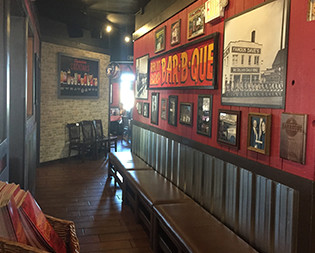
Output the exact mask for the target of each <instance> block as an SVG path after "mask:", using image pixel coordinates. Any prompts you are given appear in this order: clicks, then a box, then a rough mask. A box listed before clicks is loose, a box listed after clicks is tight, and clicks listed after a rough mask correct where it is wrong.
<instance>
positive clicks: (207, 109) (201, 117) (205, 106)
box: [197, 95, 212, 137]
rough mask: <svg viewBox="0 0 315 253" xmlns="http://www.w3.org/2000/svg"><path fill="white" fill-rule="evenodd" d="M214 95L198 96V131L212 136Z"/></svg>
mask: <svg viewBox="0 0 315 253" xmlns="http://www.w3.org/2000/svg"><path fill="white" fill-rule="evenodd" d="M211 121H212V95H199V96H198V109H197V133H198V134H202V135H206V136H208V137H211V124H212V122H211Z"/></svg>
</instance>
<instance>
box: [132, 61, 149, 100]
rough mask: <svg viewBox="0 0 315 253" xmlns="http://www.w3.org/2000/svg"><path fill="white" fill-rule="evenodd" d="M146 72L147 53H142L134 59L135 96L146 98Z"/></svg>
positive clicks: (147, 64) (147, 65)
mask: <svg viewBox="0 0 315 253" xmlns="http://www.w3.org/2000/svg"><path fill="white" fill-rule="evenodd" d="M148 72H149V55H144V56H142V57H139V58H137V59H136V84H135V98H136V99H148V89H147V88H148V81H149V78H148Z"/></svg>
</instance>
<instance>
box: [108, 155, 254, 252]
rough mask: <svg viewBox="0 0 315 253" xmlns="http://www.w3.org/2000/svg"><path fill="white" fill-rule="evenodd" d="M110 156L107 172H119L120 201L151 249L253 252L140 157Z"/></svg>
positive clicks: (247, 245)
mask: <svg viewBox="0 0 315 253" xmlns="http://www.w3.org/2000/svg"><path fill="white" fill-rule="evenodd" d="M122 153H125V154H122ZM109 157H110V166H111V168H110V170H111V172H109V175H110V176H114V177H115V175H117V172H118V173H119V174H121V176H122V179H120V180H119V181H120V183H119V184H120V185H122V190H123V192H124V194H123V196H124V197H123V199H124V202H123V203H124V204H128V205H130V207H131V208H132V210H133V211H134V213H135V216H136V219H137V220H138V221H140V222H141V223H142V224H143V225H144V228H145V230H146V231H147V233H148V234H149V236H150V242H151V246H152V248H153V250H154V252H207V253H208V252H210V253H211V252H213V253H225V252H226V253H227V252H233V253H235V252H236V253H238V252H242V253H253V252H256V251H255V250H254V249H253V248H252V247H251V246H250V245H249V244H247V243H246V242H245V241H243V240H242V239H241V238H240V237H238V236H237V235H236V234H235V233H234V232H232V231H231V230H230V229H229V228H227V227H226V226H225V225H224V224H222V223H221V222H219V221H218V220H217V219H216V218H214V217H213V216H212V215H211V214H210V213H209V212H207V211H206V210H204V209H203V208H202V207H201V206H200V205H198V204H197V203H196V202H195V201H194V200H192V199H191V198H190V197H189V196H188V195H186V194H185V193H184V192H182V191H181V190H180V189H179V188H178V187H176V186H175V185H173V184H172V183H171V182H170V181H168V180H167V179H166V178H164V177H163V176H161V175H160V174H159V173H157V172H156V171H155V170H153V169H152V168H151V167H149V166H148V165H146V164H145V162H144V161H143V160H141V159H140V158H139V157H137V156H135V155H134V154H132V153H130V152H121V153H111V154H110V156H109ZM139 159H140V160H139ZM145 165H146V166H145ZM125 166H126V167H125ZM115 180H116V178H115ZM117 180H118V179H117Z"/></svg>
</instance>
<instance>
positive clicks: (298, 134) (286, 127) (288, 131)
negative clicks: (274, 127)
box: [280, 113, 307, 164]
mask: <svg viewBox="0 0 315 253" xmlns="http://www.w3.org/2000/svg"><path fill="white" fill-rule="evenodd" d="M306 134H307V114H293V113H282V114H281V128H280V157H281V158H283V159H286V160H290V161H293V162H297V163H300V164H305V153H306Z"/></svg>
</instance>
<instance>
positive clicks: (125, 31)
mask: <svg viewBox="0 0 315 253" xmlns="http://www.w3.org/2000/svg"><path fill="white" fill-rule="evenodd" d="M149 1H150V0H33V2H34V4H35V6H36V8H37V11H38V15H39V16H40V17H45V18H49V19H51V20H55V21H58V22H61V23H64V24H66V25H67V28H68V33H69V36H70V37H72V38H74V37H81V36H82V35H83V34H82V30H83V29H84V30H88V31H90V32H91V37H92V38H99V39H106V36H108V35H107V34H106V33H105V31H104V29H105V27H106V25H107V24H111V25H112V27H113V30H112V32H111V35H110V36H111V39H112V40H113V41H116V42H118V40H121V38H122V37H124V36H125V35H130V36H131V35H132V33H133V32H134V27H135V15H136V14H137V13H141V12H142V11H143V9H144V7H145V6H146V4H147V3H148V2H149ZM111 44H116V43H111Z"/></svg>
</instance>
